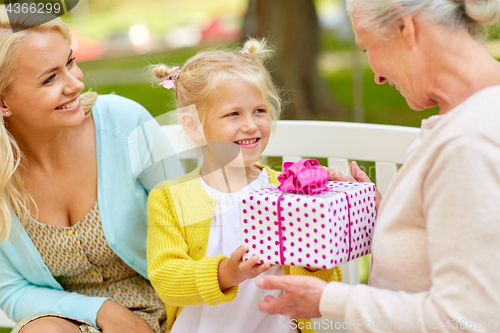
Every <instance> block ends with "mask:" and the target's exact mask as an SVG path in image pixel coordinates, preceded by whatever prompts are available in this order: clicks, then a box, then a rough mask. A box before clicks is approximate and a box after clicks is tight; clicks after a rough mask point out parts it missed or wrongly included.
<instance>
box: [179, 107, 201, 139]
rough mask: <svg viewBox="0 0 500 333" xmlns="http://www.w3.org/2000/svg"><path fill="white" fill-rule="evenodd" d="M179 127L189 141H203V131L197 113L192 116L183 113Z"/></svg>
mask: <svg viewBox="0 0 500 333" xmlns="http://www.w3.org/2000/svg"><path fill="white" fill-rule="evenodd" d="M181 125H182V128H184V130H185V131H186V133H187V134H188V135H189V137H190V138H191V139H193V140H195V141H204V139H203V138H204V137H203V133H202V131H203V129H202V126H201V123H200V120H199V117H198V114H197V113H196V114H195V115H194V116H193V115H192V114H190V113H183V114H182V115H181Z"/></svg>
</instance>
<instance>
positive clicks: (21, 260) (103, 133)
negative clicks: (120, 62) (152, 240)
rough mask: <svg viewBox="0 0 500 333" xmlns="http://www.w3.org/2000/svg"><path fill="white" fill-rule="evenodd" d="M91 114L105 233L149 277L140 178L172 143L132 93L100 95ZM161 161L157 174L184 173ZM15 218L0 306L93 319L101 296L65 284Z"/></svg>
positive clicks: (20, 313) (12, 312)
mask: <svg viewBox="0 0 500 333" xmlns="http://www.w3.org/2000/svg"><path fill="white" fill-rule="evenodd" d="M92 114H93V117H94V122H95V129H96V151H97V175H98V194H97V195H98V202H99V209H100V214H101V220H102V225H103V230H104V234H105V236H106V240H107V242H108V244H109V246H110V247H111V248H112V249H113V251H114V252H115V253H116V254H117V255H118V256H119V257H120V258H121V259H122V260H123V261H124V262H125V263H127V264H128V265H129V266H131V267H132V268H133V269H135V270H136V271H137V272H138V273H140V274H141V275H142V276H144V277H146V278H147V265H146V238H147V237H146V233H147V230H146V228H147V216H146V204H147V198H148V191H149V190H146V189H144V186H143V185H142V183H141V177H143V176H144V172H142V171H143V169H144V168H147V167H148V166H150V164H151V160H152V159H155V160H156V161H157V160H159V159H160V158H161V157H167V156H168V155H172V154H173V149H172V147H171V145H170V143H169V141H168V139H167V137H166V136H165V135H164V134H163V132H162V130H161V128H160V126H159V125H158V123H157V122H156V121H155V120H154V119H152V117H151V116H150V114H149V113H148V112H147V111H146V110H145V109H144V108H143V107H142V106H140V105H139V104H137V103H135V102H133V101H131V100H128V99H125V98H123V97H119V96H115V95H107V96H99V97H98V99H97V101H96V103H95V104H94V107H93V108H92ZM146 130H147V134H146ZM153 155H154V157H153V158H151V157H152V156H153ZM173 157H175V156H173ZM165 161H166V162H167V164H168V165H165ZM165 161H164V162H163V164H162V165H161V166H162V167H163V168H164V170H163V171H162V173H163V172H165V171H166V172H167V176H168V178H169V179H171V178H175V177H177V176H178V175H180V174H181V173H182V167H181V165H180V163H179V162H178V160H176V159H175V158H172V157H171V158H169V159H166V160H165ZM150 169H151V166H150ZM141 172H142V173H141ZM161 180H162V179H159V180H158V182H160V181H161ZM148 181H149V182H151V179H149V180H148ZM12 219H13V233H12V237H14V238H13V239H12V237H11V239H12V240H11V241H4V242H3V243H2V244H0V308H1V309H2V310H3V311H4V312H5V313H6V314H7V316H9V317H10V318H11V319H12V320H15V321H19V320H20V319H22V318H24V317H25V316H27V315H30V314H37V313H59V314H63V315H66V316H69V317H71V318H79V319H80V318H81V319H86V320H87V321H89V322H91V323H92V324H94V325H96V316H97V312H98V311H99V309H100V307H101V305H102V303H103V302H104V301H105V300H106V298H100V297H88V296H83V295H80V294H77V293H70V292H66V291H64V290H63V289H62V287H61V285H60V284H59V283H58V282H57V281H56V280H55V279H54V277H53V276H52V274H51V273H50V272H49V270H48V268H47V266H46V265H45V264H44V262H43V260H42V258H41V257H40V255H39V253H38V251H37V249H36V248H35V246H34V245H33V243H32V241H31V239H30V237H29V236H28V234H27V233H26V231H25V229H24V228H21V229H20V230H19V220H18V218H17V216H16V215H15V214H12ZM16 231H17V232H18V233H17V235H15V233H16Z"/></svg>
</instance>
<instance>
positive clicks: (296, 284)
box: [255, 275, 327, 319]
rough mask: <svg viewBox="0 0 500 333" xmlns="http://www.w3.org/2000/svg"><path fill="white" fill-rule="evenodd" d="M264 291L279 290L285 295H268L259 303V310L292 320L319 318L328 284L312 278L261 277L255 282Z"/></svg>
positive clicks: (293, 276) (299, 276) (288, 276)
mask: <svg viewBox="0 0 500 333" xmlns="http://www.w3.org/2000/svg"><path fill="white" fill-rule="evenodd" d="M255 284H256V285H257V287H259V288H262V289H279V290H283V291H284V293H283V294H282V295H281V296H280V297H278V298H274V296H271V295H267V296H266V297H264V300H263V301H261V302H259V303H257V306H258V307H259V310H260V311H261V312H264V313H269V314H282V315H285V316H289V317H290V318H300V319H310V318H319V317H321V313H320V312H319V301H320V299H321V293H322V292H323V289H324V288H325V287H326V285H327V283H326V282H325V281H323V280H320V279H318V278H315V277H312V276H302V275H287V276H276V275H268V276H261V277H259V278H257V280H256V281H255Z"/></svg>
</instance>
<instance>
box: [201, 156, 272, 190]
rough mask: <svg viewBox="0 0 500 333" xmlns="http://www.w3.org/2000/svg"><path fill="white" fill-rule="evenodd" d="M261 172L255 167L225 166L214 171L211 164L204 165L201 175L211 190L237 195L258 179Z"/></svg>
mask: <svg viewBox="0 0 500 333" xmlns="http://www.w3.org/2000/svg"><path fill="white" fill-rule="evenodd" d="M205 161H206V159H205ZM261 171H262V170H261V169H259V168H258V167H256V166H255V165H252V166H249V167H243V166H242V167H238V166H223V167H220V168H216V169H215V171H214V169H213V168H212V164H211V163H203V166H202V167H201V170H200V175H201V178H202V179H203V181H204V182H205V183H206V184H207V185H208V186H210V187H211V188H213V189H215V190H217V191H220V192H223V193H235V192H238V191H240V190H241V189H243V188H244V187H245V186H247V185H249V184H250V183H251V182H253V181H254V180H255V179H257V177H258V176H259V174H260V173H261Z"/></svg>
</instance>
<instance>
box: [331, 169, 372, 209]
mask: <svg viewBox="0 0 500 333" xmlns="http://www.w3.org/2000/svg"><path fill="white" fill-rule="evenodd" d="M323 169H325V171H326V172H328V180H329V181H337V182H359V183H373V182H372V181H371V180H370V178H369V177H368V176H367V174H366V173H365V172H364V171H363V170H361V169H360V168H359V166H358V163H356V161H352V162H351V175H352V176H353V177H354V179H352V178H350V177H347V176H346V175H343V174H341V173H340V172H338V171H334V170H331V169H328V168H327V167H323ZM381 201H382V195H381V194H380V192H379V191H378V190H377V188H375V209H376V210H377V211H378V206H380V202H381Z"/></svg>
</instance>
